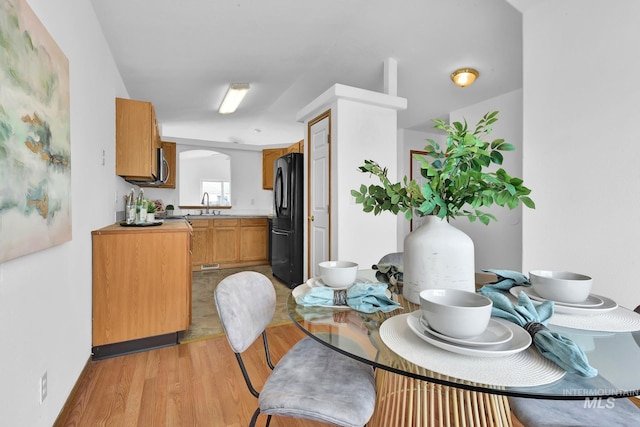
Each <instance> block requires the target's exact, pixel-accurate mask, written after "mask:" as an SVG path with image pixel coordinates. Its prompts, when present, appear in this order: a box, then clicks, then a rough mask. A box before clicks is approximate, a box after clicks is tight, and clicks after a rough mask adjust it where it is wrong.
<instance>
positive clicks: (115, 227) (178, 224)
mask: <svg viewBox="0 0 640 427" xmlns="http://www.w3.org/2000/svg"><path fill="white" fill-rule="evenodd" d="M189 230H191V226H190V225H189V223H188V222H187V221H164V222H163V223H162V224H160V225H154V226H144V227H123V226H121V225H120V223H119V222H116V223H114V224H111V225H107V226H106V227H103V228H100V229H98V230H94V231H92V232H91V234H92V235H96V234H114V233H131V232H136V233H139V232H145V233H164V232H167V231H189Z"/></svg>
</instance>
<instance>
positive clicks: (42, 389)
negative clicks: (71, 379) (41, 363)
mask: <svg viewBox="0 0 640 427" xmlns="http://www.w3.org/2000/svg"><path fill="white" fill-rule="evenodd" d="M48 388H49V384H47V373H46V372H45V373H44V374H42V376H41V377H40V404H42V402H44V400H45V399H46V398H47V389H48Z"/></svg>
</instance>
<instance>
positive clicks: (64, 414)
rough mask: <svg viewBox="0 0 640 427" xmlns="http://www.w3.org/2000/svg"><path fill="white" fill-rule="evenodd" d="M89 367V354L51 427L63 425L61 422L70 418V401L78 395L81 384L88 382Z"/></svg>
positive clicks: (62, 426)
mask: <svg viewBox="0 0 640 427" xmlns="http://www.w3.org/2000/svg"><path fill="white" fill-rule="evenodd" d="M90 367H91V356H89V359H87V362H86V363H85V364H84V368H82V371H81V372H80V375H79V376H78V379H77V380H76V383H75V384H74V385H73V388H72V389H71V393H69V396H67V400H65V402H64V405H63V406H62V409H61V410H60V413H59V414H58V417H57V418H56V420H55V422H54V423H53V427H64V424H63V422H65V421H67V420H69V419H71V411H72V410H73V408H72V407H71V402H74V401H75V400H76V397H77V396H79V395H80V388H81V387H82V384H88V382H89V380H88V379H87V378H88V376H89V368H90Z"/></svg>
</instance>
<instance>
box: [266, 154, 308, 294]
mask: <svg viewBox="0 0 640 427" xmlns="http://www.w3.org/2000/svg"><path fill="white" fill-rule="evenodd" d="M273 176H274V182H273V207H274V216H273V228H272V229H271V268H272V271H273V275H274V276H276V277H277V278H278V279H280V280H281V281H283V282H284V283H286V284H287V286H289V287H290V288H294V287H296V286H297V285H299V284H301V283H302V253H303V250H302V249H303V248H302V242H303V224H304V223H303V218H302V215H303V213H304V206H303V196H304V182H303V181H304V175H303V155H302V154H301V153H289V154H287V155H284V156H282V157H280V158H278V159H276V161H275V162H274V167H273Z"/></svg>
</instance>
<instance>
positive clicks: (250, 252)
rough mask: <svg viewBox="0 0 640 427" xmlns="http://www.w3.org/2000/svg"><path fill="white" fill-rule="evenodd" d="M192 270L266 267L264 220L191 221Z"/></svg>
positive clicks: (220, 219)
mask: <svg viewBox="0 0 640 427" xmlns="http://www.w3.org/2000/svg"><path fill="white" fill-rule="evenodd" d="M191 222H192V225H193V233H194V244H193V269H194V271H195V270H201V269H207V268H234V267H248V266H252V265H265V264H268V263H269V247H268V244H269V243H268V242H269V227H268V222H267V218H259V217H256V218H219V219H192V220H191Z"/></svg>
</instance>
